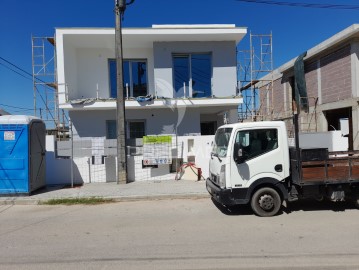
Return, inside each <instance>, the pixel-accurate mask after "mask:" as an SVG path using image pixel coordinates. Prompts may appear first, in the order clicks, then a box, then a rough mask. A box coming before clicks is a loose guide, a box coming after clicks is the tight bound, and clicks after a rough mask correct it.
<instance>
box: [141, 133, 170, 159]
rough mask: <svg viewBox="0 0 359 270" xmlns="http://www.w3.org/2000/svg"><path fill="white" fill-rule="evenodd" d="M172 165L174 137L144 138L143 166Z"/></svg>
mask: <svg viewBox="0 0 359 270" xmlns="http://www.w3.org/2000/svg"><path fill="white" fill-rule="evenodd" d="M160 164H172V136H168V135H158V136H155V135H154V136H144V137H143V165H160Z"/></svg>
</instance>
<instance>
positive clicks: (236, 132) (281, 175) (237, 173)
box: [206, 121, 290, 216]
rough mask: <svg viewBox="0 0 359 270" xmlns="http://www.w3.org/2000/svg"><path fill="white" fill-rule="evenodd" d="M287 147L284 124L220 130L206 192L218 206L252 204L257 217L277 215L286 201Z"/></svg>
mask: <svg viewBox="0 0 359 270" xmlns="http://www.w3.org/2000/svg"><path fill="white" fill-rule="evenodd" d="M289 160H290V159H289V146H288V138H287V132H286V127H285V123H284V122H281V121H264V122H254V123H237V124H230V125H224V126H221V127H220V128H219V129H218V130H217V132H216V135H215V138H214V142H213V149H212V153H211V158H210V161H209V178H208V179H207V180H206V186H207V190H208V192H209V193H210V194H211V195H212V197H213V198H214V199H215V200H216V201H217V202H219V203H221V204H223V205H226V206H231V205H236V204H247V203H251V206H252V209H253V211H254V212H255V213H256V214H257V215H260V216H272V215H274V214H276V213H277V212H278V211H279V209H280V207H281V204H282V202H283V200H285V199H287V197H288V188H289V187H288V178H289V176H290V168H289V167H290V162H289Z"/></svg>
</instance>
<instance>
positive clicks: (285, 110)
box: [255, 24, 359, 150]
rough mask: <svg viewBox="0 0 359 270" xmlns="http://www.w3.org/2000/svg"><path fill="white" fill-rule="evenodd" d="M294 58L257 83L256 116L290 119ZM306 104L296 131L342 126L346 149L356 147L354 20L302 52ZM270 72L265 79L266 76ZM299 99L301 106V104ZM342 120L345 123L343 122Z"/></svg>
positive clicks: (358, 111) (358, 44)
mask: <svg viewBox="0 0 359 270" xmlns="http://www.w3.org/2000/svg"><path fill="white" fill-rule="evenodd" d="M297 59H298V58H295V59H293V60H291V61H289V62H287V63H286V64H284V65H282V66H281V67H279V68H278V69H276V70H274V71H273V73H272V74H269V75H267V76H265V77H263V78H261V79H259V81H258V83H256V88H257V89H258V96H259V99H260V104H259V106H258V107H257V108H256V119H255V120H260V121H261V120H276V119H278V120H279V119H282V120H286V119H288V122H290V121H291V120H290V119H291V116H292V114H293V111H296V103H295V102H293V98H292V97H294V95H295V91H294V89H295V87H294V84H295V78H294V77H295V76H294V64H295V61H296V60H297ZM303 63H304V78H305V83H306V89H307V93H306V96H301V97H300V103H301V105H303V104H305V103H307V104H308V107H307V110H303V109H302V110H301V111H300V115H299V121H300V122H299V123H300V126H299V128H300V132H302V133H306V132H325V131H330V130H340V129H347V130H348V131H347V133H348V134H347V135H346V134H345V133H343V134H344V136H348V148H349V149H348V150H358V149H359V136H358V135H359V133H358V132H359V107H358V104H359V24H354V25H352V26H350V27H348V28H346V29H344V30H343V31H341V32H339V33H337V34H336V35H334V36H332V37H331V38H329V39H327V40H325V41H324V42H322V43H320V44H318V45H317V46H315V47H313V48H311V49H310V50H308V51H307V52H306V56H305V57H304V58H303ZM269 78H270V79H269ZM301 105H300V106H301ZM343 123H345V126H346V127H344V124H343Z"/></svg>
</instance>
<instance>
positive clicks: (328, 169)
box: [300, 151, 359, 184]
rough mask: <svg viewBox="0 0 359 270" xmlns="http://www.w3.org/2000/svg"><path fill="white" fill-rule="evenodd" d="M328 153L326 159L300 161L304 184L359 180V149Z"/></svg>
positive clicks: (301, 177)
mask: <svg viewBox="0 0 359 270" xmlns="http://www.w3.org/2000/svg"><path fill="white" fill-rule="evenodd" d="M328 154H329V157H328V158H327V159H325V160H318V161H301V162H300V179H301V181H300V182H301V183H302V184H306V183H312V182H324V183H331V182H335V183H337V182H348V181H359V151H348V152H347V151H346V152H342V151H341V152H329V153H328Z"/></svg>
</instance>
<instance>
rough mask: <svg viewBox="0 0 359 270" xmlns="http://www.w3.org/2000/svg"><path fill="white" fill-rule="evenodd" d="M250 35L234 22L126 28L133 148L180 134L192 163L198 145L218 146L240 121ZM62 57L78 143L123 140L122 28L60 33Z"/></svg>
mask: <svg viewBox="0 0 359 270" xmlns="http://www.w3.org/2000/svg"><path fill="white" fill-rule="evenodd" d="M246 32H247V29H246V28H242V27H236V26H235V25H232V24H226V25H153V26H152V27H150V28H125V29H123V30H122V35H123V61H124V65H123V67H124V69H123V73H124V84H125V89H124V94H125V98H126V101H125V114H126V128H127V132H126V133H127V139H137V140H132V141H131V140H129V144H130V145H133V146H136V145H141V144H142V143H143V142H142V140H138V139H142V138H143V136H148V135H171V136H175V137H176V147H177V146H178V141H181V140H182V141H185V143H184V144H183V148H184V149H185V150H182V153H181V155H182V156H181V157H182V160H183V161H187V156H188V152H193V149H195V148H196V144H197V143H196V142H197V141H198V142H201V140H202V142H201V143H203V138H207V136H208V138H207V140H208V141H210V140H211V139H212V136H213V134H214V132H215V130H216V128H217V127H218V126H220V125H222V124H224V123H232V122H237V121H238V105H239V103H241V102H242V98H241V97H240V96H238V95H237V68H236V66H237V59H236V58H237V56H236V49H237V45H238V43H239V42H240V41H241V39H242V38H243V37H244V36H245V34H246ZM56 57H57V59H56V60H57V80H58V98H59V108H60V109H64V110H67V111H68V113H69V117H70V119H71V121H72V123H73V138H74V140H76V139H78V140H80V139H81V140H83V139H89V140H91V141H92V142H94V141H96V142H97V143H98V141H99V140H105V141H106V140H113V139H115V138H116V95H117V92H116V61H115V30H114V29H113V28H111V29H107V28H58V29H56ZM184 137H188V138H191V140H192V141H189V142H188V141H186V140H185V139H183V138H184ZM201 138H202V139H201ZM188 144H189V146H188ZM100 145H106V142H104V143H100ZM198 147H199V146H198ZM177 150H178V149H177ZM100 152H101V151H100ZM105 152H106V151H105ZM190 154H191V155H192V154H193V153H190ZM99 155H103V156H105V157H108V153H107V154H106V153H102V154H101V153H100V154H99ZM175 155H176V157H179V153H178V151H177V153H175ZM136 158H137V159H141V157H138V156H137V157H136ZM207 158H208V156H207ZM142 159H143V157H142ZM198 162H199V159H197V160H196V163H198ZM92 163H94V162H92ZM95 163H96V162H95ZM100 163H101V162H100ZM102 163H105V161H102ZM113 164H115V163H113ZM129 164H131V162H130V161H129ZM99 165H101V164H99ZM141 166H142V167H143V163H142V165H141ZM142 167H141V169H142ZM167 167H168V165H167ZM144 169H148V168H144ZM150 169H151V168H150ZM152 169H157V170H159V169H160V168H159V167H156V168H152ZM129 170H130V169H129ZM130 171H131V170H130ZM164 171H167V169H165V170H164ZM204 172H205V171H204ZM80 174H81V172H80ZM129 175H130V173H129ZM151 175H154V176H156V177H157V176H158V175H156V174H151ZM84 178H86V177H83V181H84V182H86V181H87V180H86V179H84ZM134 178H136V179H134V180H136V181H137V180H138V179H137V178H138V177H135V176H134Z"/></svg>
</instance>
